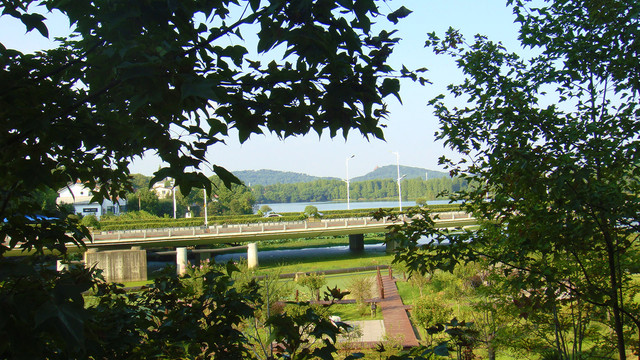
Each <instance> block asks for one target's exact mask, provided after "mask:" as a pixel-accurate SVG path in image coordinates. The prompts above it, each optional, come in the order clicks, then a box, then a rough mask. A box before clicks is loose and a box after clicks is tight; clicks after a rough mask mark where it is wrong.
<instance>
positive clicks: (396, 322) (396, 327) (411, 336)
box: [378, 275, 418, 348]
mask: <svg viewBox="0 0 640 360" xmlns="http://www.w3.org/2000/svg"><path fill="white" fill-rule="evenodd" d="M382 286H383V288H384V299H382V300H380V301H379V302H378V307H379V308H380V310H381V311H382V317H383V318H384V327H385V329H386V332H387V336H388V337H389V338H390V339H395V340H396V341H398V342H400V343H401V344H402V346H403V347H404V348H409V347H413V346H418V339H417V338H416V334H415V333H414V332H413V327H412V326H411V322H410V321H409V316H408V315H407V310H406V307H405V305H404V304H403V303H402V299H401V298H400V295H399V294H398V287H397V286H396V281H395V279H393V278H390V277H389V275H383V276H382Z"/></svg>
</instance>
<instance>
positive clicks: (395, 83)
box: [380, 78, 402, 103]
mask: <svg viewBox="0 0 640 360" xmlns="http://www.w3.org/2000/svg"><path fill="white" fill-rule="evenodd" d="M380 94H381V95H382V97H385V96H387V95H389V94H393V95H395V96H396V98H398V100H400V80H399V79H389V78H386V79H384V80H383V81H382V86H381V87H380ZM400 103H402V100H400Z"/></svg>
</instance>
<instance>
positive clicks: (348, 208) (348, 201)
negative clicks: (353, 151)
mask: <svg viewBox="0 0 640 360" xmlns="http://www.w3.org/2000/svg"><path fill="white" fill-rule="evenodd" d="M353 157H355V155H351V156H349V157H347V178H346V179H345V180H343V181H344V182H346V183H347V210H351V205H350V200H349V160H350V159H353Z"/></svg>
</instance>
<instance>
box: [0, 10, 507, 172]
mask: <svg viewBox="0 0 640 360" xmlns="http://www.w3.org/2000/svg"><path fill="white" fill-rule="evenodd" d="M400 6H405V7H406V8H408V9H410V10H412V11H413V13H412V14H410V15H409V16H408V17H407V18H405V19H402V20H401V21H400V22H399V23H398V25H392V24H391V23H389V22H388V21H387V20H386V19H379V20H378V23H379V25H381V26H384V27H385V28H386V29H392V28H395V29H397V30H398V32H397V33H396V36H397V37H400V38H401V39H402V40H401V41H400V43H399V44H398V45H397V46H396V48H395V50H394V54H393V55H392V57H391V60H390V63H391V65H392V67H393V68H394V69H400V68H401V66H402V65H403V64H404V65H405V66H406V67H407V68H409V69H417V68H422V67H426V68H428V69H429V71H428V72H427V73H426V74H425V75H424V76H425V77H426V78H428V79H429V80H430V81H432V82H433V84H432V85H426V86H420V85H418V84H415V83H412V82H410V81H403V82H402V85H401V90H400V95H401V98H402V104H401V103H400V102H399V101H398V100H397V99H395V98H394V97H391V96H389V97H387V98H386V101H387V105H388V110H389V112H390V114H389V117H388V119H386V120H384V121H383V123H384V124H386V128H385V129H384V135H385V140H386V141H381V140H378V139H370V140H366V139H364V138H363V137H362V136H361V135H360V134H359V133H358V132H355V131H353V132H351V133H350V134H349V136H348V139H347V140H345V139H344V138H343V137H342V135H341V134H340V133H339V134H338V136H337V137H335V138H333V139H331V138H330V137H328V136H325V135H323V136H322V137H318V135H317V134H315V133H311V134H309V135H306V136H301V137H295V138H287V139H285V140H280V139H278V138H277V137H276V136H274V135H254V136H252V137H251V138H250V139H249V140H248V141H246V142H245V143H244V144H240V143H239V141H238V140H237V137H234V135H235V134H234V133H233V132H231V133H230V137H229V138H228V139H227V140H226V144H216V145H214V146H212V147H211V148H210V149H209V152H208V154H207V160H208V161H209V162H210V163H211V164H216V165H219V166H223V167H225V168H226V169H227V170H230V171H232V172H233V171H238V170H260V169H270V170H280V171H291V172H299V173H304V174H309V175H313V176H322V177H324V176H330V177H338V178H345V177H346V172H347V166H348V171H349V177H350V178H352V177H356V176H362V175H365V174H367V173H368V172H371V171H373V170H374V169H375V168H376V167H380V166H385V165H395V164H396V161H397V159H398V157H399V161H400V165H404V166H413V167H421V168H426V169H430V170H441V171H442V170H443V169H442V167H441V166H440V165H438V158H439V157H441V156H443V155H446V156H448V157H452V158H456V156H457V155H456V154H455V153H452V152H451V151H449V150H447V149H445V148H444V146H443V144H442V143H441V142H437V141H436V140H435V135H434V133H435V132H436V131H437V130H438V120H437V118H436V117H435V116H434V115H433V109H432V108H430V107H429V106H428V101H429V100H430V99H432V98H433V97H435V96H436V95H438V94H443V93H446V86H447V85H448V84H452V83H457V82H460V81H461V80H462V79H463V78H462V76H461V73H460V71H459V70H458V69H457V68H456V66H455V64H454V63H453V61H452V60H451V59H450V58H449V57H446V56H442V55H439V56H436V55H434V54H433V53H432V51H431V50H429V49H426V48H424V42H425V40H426V38H427V35H426V34H427V33H430V32H433V31H435V32H436V34H444V32H445V31H446V30H447V29H448V28H449V27H453V28H456V29H460V30H461V32H462V33H463V34H464V35H465V37H466V38H467V39H471V38H472V37H473V36H474V35H475V34H483V35H486V36H487V37H488V38H489V39H491V40H493V41H500V42H502V43H503V44H504V45H505V46H506V47H507V49H509V50H513V51H517V50H518V48H519V47H518V42H517V36H518V27H517V25H516V24H514V22H513V20H514V15H513V14H512V11H511V9H509V8H507V7H506V5H505V1H495V0H439V1H432V0H403V1H398V0H392V1H387V2H386V4H385V3H382V4H381V11H382V12H385V13H388V12H390V11H392V10H395V9H396V8H398V7H400ZM47 18H49V19H50V21H49V22H48V26H49V31H50V33H51V36H50V38H54V37H56V36H64V35H65V34H66V33H67V32H68V31H69V30H68V22H66V21H65V19H64V18H63V17H61V16H55V15H47ZM0 42H1V43H2V44H4V45H5V46H6V47H7V48H14V49H18V50H21V51H25V52H29V51H34V50H36V49H45V48H48V47H51V41H50V40H48V39H46V38H43V37H42V36H40V35H39V34H38V33H37V32H35V31H34V32H31V33H28V34H25V29H24V26H22V25H21V24H20V23H18V22H16V21H13V19H12V18H10V17H8V16H2V17H0ZM394 153H397V154H398V155H396V154H394ZM352 155H354V156H353V158H351V156H352ZM348 158H349V159H350V160H348V165H347V159H348ZM159 165H160V160H159V159H158V158H157V157H156V156H154V155H153V154H152V153H147V154H145V156H144V157H143V158H141V159H135V160H134V161H133V163H132V164H131V166H130V170H131V172H132V173H141V174H145V175H151V174H152V173H153V172H154V171H156V170H157V169H158V166H159ZM210 167H211V166H209V169H207V168H203V169H202V170H203V171H204V172H205V174H207V175H211V174H212V171H211V169H210Z"/></svg>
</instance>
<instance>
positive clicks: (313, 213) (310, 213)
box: [303, 205, 320, 218]
mask: <svg viewBox="0 0 640 360" xmlns="http://www.w3.org/2000/svg"><path fill="white" fill-rule="evenodd" d="M303 213H304V216H306V217H308V218H311V217H313V218H315V217H319V216H320V213H319V212H318V208H317V207H315V206H313V205H307V206H305V208H304V212H303Z"/></svg>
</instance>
